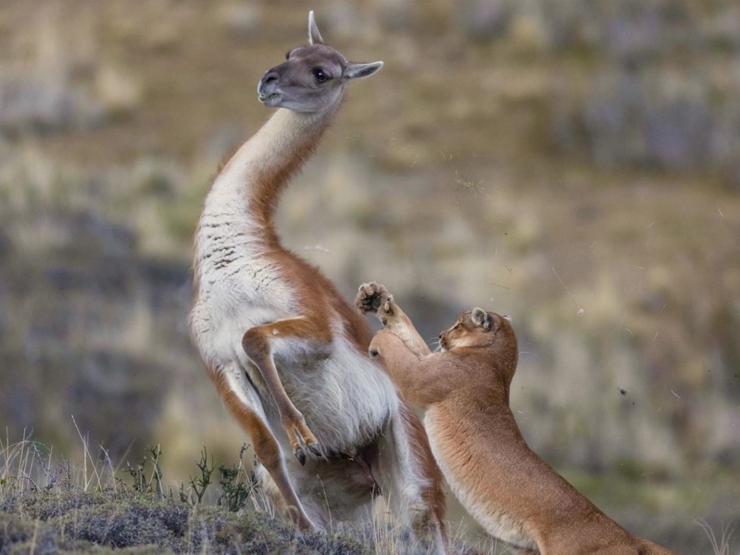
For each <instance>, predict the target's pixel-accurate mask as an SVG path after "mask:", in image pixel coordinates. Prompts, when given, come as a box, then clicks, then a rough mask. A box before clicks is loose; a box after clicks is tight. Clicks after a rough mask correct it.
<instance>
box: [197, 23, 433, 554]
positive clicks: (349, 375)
mask: <svg viewBox="0 0 740 555" xmlns="http://www.w3.org/2000/svg"><path fill="white" fill-rule="evenodd" d="M314 27H315V23H314ZM315 34H316V35H318V31H317V30H315ZM315 38H316V37H314V36H312V40H311V42H312V44H310V45H309V46H304V47H299V48H297V49H294V50H293V51H291V52H292V54H291V56H290V59H289V60H288V61H287V62H285V63H284V64H281V65H280V66H277V67H276V68H272V69H271V70H269V71H268V73H267V74H266V76H265V78H263V80H262V81H261V82H260V87H259V93H260V99H261V100H263V101H264V103H265V104H268V105H270V106H278V105H279V102H282V101H283V100H284V99H285V98H289V99H290V106H292V107H293V108H294V109H290V110H289V109H284V108H283V109H279V110H278V111H277V112H276V113H275V114H274V115H273V116H272V117H271V118H270V119H269V120H268V121H267V122H266V123H265V125H264V126H263V127H262V128H261V129H259V131H257V133H256V134H255V135H254V136H253V137H252V138H251V139H249V140H248V141H247V142H246V143H245V144H244V145H242V147H241V148H240V149H239V150H238V151H237V152H236V153H235V154H234V156H233V157H232V158H231V159H230V160H229V162H228V163H227V164H226V165H225V166H224V167H223V169H222V170H221V171H220V172H219V174H218V176H217V177H216V179H215V181H214V183H213V186H212V188H211V191H210V192H209V193H208V196H207V198H206V201H205V206H204V209H203V213H202V215H201V218H200V221H199V224H198V228H197V231H196V236H195V261H194V274H195V275H194V283H195V300H194V305H193V309H192V312H191V317H190V326H191V332H192V336H193V338H194V341H195V344H196V346H197V347H198V350H199V352H200V354H201V356H202V358H203V360H204V362H205V364H206V367H207V369H208V371H209V374H210V376H211V378H212V380H213V381H214V383H215V385H216V387H217V390H218V391H219V393H220V395H221V397H222V398H223V399H224V401H225V404H226V405H227V407H228V408H229V410H230V411H231V412H232V414H233V415H234V416H235V418H236V419H237V420H238V422H239V423H240V424H241V425H242V427H243V428H244V430H245V431H246V432H247V434H248V435H249V437H250V438H251V440H252V442H253V444H254V447H255V452H256V455H257V458H258V460H259V461H260V462H261V463H262V465H264V468H265V469H266V472H262V471H260V472H259V475H260V476H261V477H263V478H264V479H265V480H268V481H269V483H268V484H267V485H268V486H269V489H270V491H274V492H277V494H278V495H279V499H280V501H281V504H284V505H286V506H287V507H290V508H291V509H290V514H291V516H292V517H293V519H294V520H295V522H296V523H297V524H298V525H299V526H300V527H302V528H313V527H327V526H329V525H330V523H331V522H333V521H337V520H349V521H354V522H356V523H367V522H369V521H370V519H371V508H372V504H373V500H374V498H375V497H376V496H377V495H378V494H380V493H382V494H383V495H386V496H387V497H388V498H389V499H390V501H391V505H392V507H393V509H394V512H395V514H396V518H397V519H398V522H399V523H403V522H406V523H408V524H411V525H413V526H414V527H415V529H416V531H417V532H418V533H419V534H424V535H425V536H427V537H428V538H430V539H431V540H432V541H433V542H434V544H435V545H436V547H437V550H438V551H442V550H443V549H444V547H443V544H444V525H443V517H444V498H443V496H442V493H441V480H442V477H441V474H440V472H439V469H438V468H437V466H436V464H435V463H434V458H433V456H432V453H431V450H430V447H429V444H428V441H427V439H426V435H425V433H424V430H423V427H422V426H421V423H420V422H419V420H418V418H417V417H416V416H415V415H414V414H413V413H412V412H411V411H410V410H409V409H408V408H407V407H406V406H405V405H404V403H403V402H402V401H401V400H400V399H399V397H398V394H397V392H396V390H395V389H394V387H393V384H392V382H391V381H390V379H389V378H388V376H387V374H386V373H385V372H384V371H383V369H382V367H381V366H380V365H379V364H378V363H377V362H375V361H373V360H371V359H370V358H369V357H368V356H367V347H368V344H369V341H370V338H371V332H370V330H369V327H368V326H367V323H366V322H365V320H364V319H363V318H362V317H361V316H360V315H359V314H358V313H357V312H356V311H355V310H353V309H352V308H351V306H350V305H349V304H348V303H347V302H346V301H345V300H344V299H343V298H342V297H341V296H340V295H339V294H338V292H337V291H336V289H335V288H334V287H333V285H332V284H331V282H330V281H329V280H328V279H326V278H325V277H324V276H323V275H322V274H321V273H320V271H319V270H318V269H317V268H315V267H313V266H311V265H310V264H308V263H306V262H305V261H304V260H302V259H301V258H299V257H298V256H296V255H295V254H293V253H292V252H290V251H288V250H287V249H285V248H284V247H283V246H282V245H281V243H280V241H279V238H278V234H277V232H276V230H275V227H274V224H273V214H274V211H275V209H276V206H277V201H278V199H279V195H280V192H281V190H282V189H283V188H284V186H285V185H286V184H287V182H288V180H289V179H290V177H291V176H292V175H293V174H294V173H295V172H296V171H298V170H299V168H300V167H301V165H302V163H303V162H304V161H305V160H306V158H307V157H308V156H310V154H311V153H312V152H313V150H314V148H315V147H316V145H317V144H318V142H319V140H320V138H321V136H322V134H323V133H324V131H325V130H326V128H327V127H328V126H329V123H330V122H331V120H332V118H333V117H334V115H335V113H336V111H337V109H338V107H339V106H340V104H341V100H342V96H343V91H344V85H345V83H346V81H347V79H350V78H356V77H363V76H366V75H368V74H369V72H371V71H377V69H378V68H379V67H380V65H382V64H380V65H379V63H376V64H350V63H349V62H347V61H346V60H345V59H344V57H343V56H341V54H339V53H337V52H336V51H335V50H333V49H331V48H330V47H328V46H325V45H323V44H314V43H315V42H317V41H315V40H314V39H315ZM317 63H323V64H324V65H325V67H326V70H327V71H334V72H346V73H348V74H350V76H349V77H343V76H342V75H343V74H342V75H340V76H337V82H336V83H332V82H329V83H327V84H318V83H317V84H315V86H314V85H312V84H311V81H310V80H311V79H312V77H311V75H312V74H311V71H312V70H313V68H314V65H315V64H317ZM274 74H279V76H278V77H274ZM268 77H269V78H268ZM273 77H274V78H273ZM281 87H282V88H281ZM275 91H278V92H275ZM286 91H289V92H290V95H289V94H288V92H286ZM304 93H305V94H304ZM276 95H277V96H276ZM302 95H304V96H305V97H306V99H307V100H305V102H304V98H303V96H302ZM286 452H287V453H288V455H286ZM294 454H295V456H294ZM268 476H269V477H268Z"/></svg>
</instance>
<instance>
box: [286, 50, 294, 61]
mask: <svg viewBox="0 0 740 555" xmlns="http://www.w3.org/2000/svg"><path fill="white" fill-rule="evenodd" d="M291 52H293V51H292V50H288V51H287V52H286V53H285V59H286V60H287V59H289V58H290V53H291Z"/></svg>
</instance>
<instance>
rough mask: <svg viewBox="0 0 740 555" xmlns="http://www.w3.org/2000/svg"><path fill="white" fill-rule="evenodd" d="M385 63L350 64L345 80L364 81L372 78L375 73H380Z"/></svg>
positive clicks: (345, 72) (345, 73)
mask: <svg viewBox="0 0 740 555" xmlns="http://www.w3.org/2000/svg"><path fill="white" fill-rule="evenodd" d="M381 67H383V62H370V63H369V64H349V65H348V66H347V69H346V70H345V71H344V78H345V79H362V78H363V77H370V76H371V75H372V74H373V73H377V72H378V71H380V68H381Z"/></svg>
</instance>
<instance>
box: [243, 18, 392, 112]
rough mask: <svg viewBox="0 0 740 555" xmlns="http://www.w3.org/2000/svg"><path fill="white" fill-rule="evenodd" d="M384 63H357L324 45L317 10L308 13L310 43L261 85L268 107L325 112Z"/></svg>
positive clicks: (270, 72) (260, 92) (291, 53)
mask: <svg viewBox="0 0 740 555" xmlns="http://www.w3.org/2000/svg"><path fill="white" fill-rule="evenodd" d="M381 67H383V62H371V63H368V64H355V63H351V62H349V61H347V58H345V57H344V56H343V55H342V54H341V53H340V52H339V51H338V50H336V49H334V48H332V47H331V46H328V45H326V44H324V41H323V39H322V38H321V33H319V28H318V27H317V26H316V20H315V19H314V15H313V11H311V12H309V13H308V44H307V45H305V46H298V47H296V48H293V49H292V50H290V51H288V53H287V54H286V56H285V62H283V63H282V64H280V65H277V66H275V67H273V68H270V69H268V70H267V71H266V72H265V74H264V75H263V76H262V79H260V82H259V85H257V97H258V98H259V100H260V102H262V104H264V105H265V106H269V107H271V108H288V109H289V110H293V111H295V112H306V113H315V112H322V111H324V110H327V109H329V108H331V107H332V106H335V105H336V104H337V102H339V101H340V100H341V98H342V96H343V95H344V88H345V87H346V86H347V83H348V82H349V81H350V80H352V79H360V78H362V77H369V76H370V75H372V74H373V73H375V72H377V71H378V70H379V69H380V68H381Z"/></svg>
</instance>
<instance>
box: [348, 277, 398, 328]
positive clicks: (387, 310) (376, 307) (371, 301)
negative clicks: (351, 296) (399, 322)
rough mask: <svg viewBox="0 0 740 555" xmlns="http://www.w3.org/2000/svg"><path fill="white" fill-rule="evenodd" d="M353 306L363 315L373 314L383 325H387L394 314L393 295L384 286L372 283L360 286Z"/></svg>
mask: <svg viewBox="0 0 740 555" xmlns="http://www.w3.org/2000/svg"><path fill="white" fill-rule="evenodd" d="M355 306H357V308H358V309H359V310H360V312H363V313H367V312H374V313H375V315H376V316H377V317H378V319H379V320H380V321H381V323H382V324H383V325H385V324H387V323H388V320H389V319H391V318H392V317H393V316H394V314H395V312H394V310H393V308H394V306H395V305H394V303H393V295H391V294H390V292H389V291H388V289H387V288H386V287H385V285H382V284H380V283H376V282H374V281H371V282H370V283H363V284H362V285H360V287H359V289H358V291H357V297H356V298H355Z"/></svg>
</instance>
